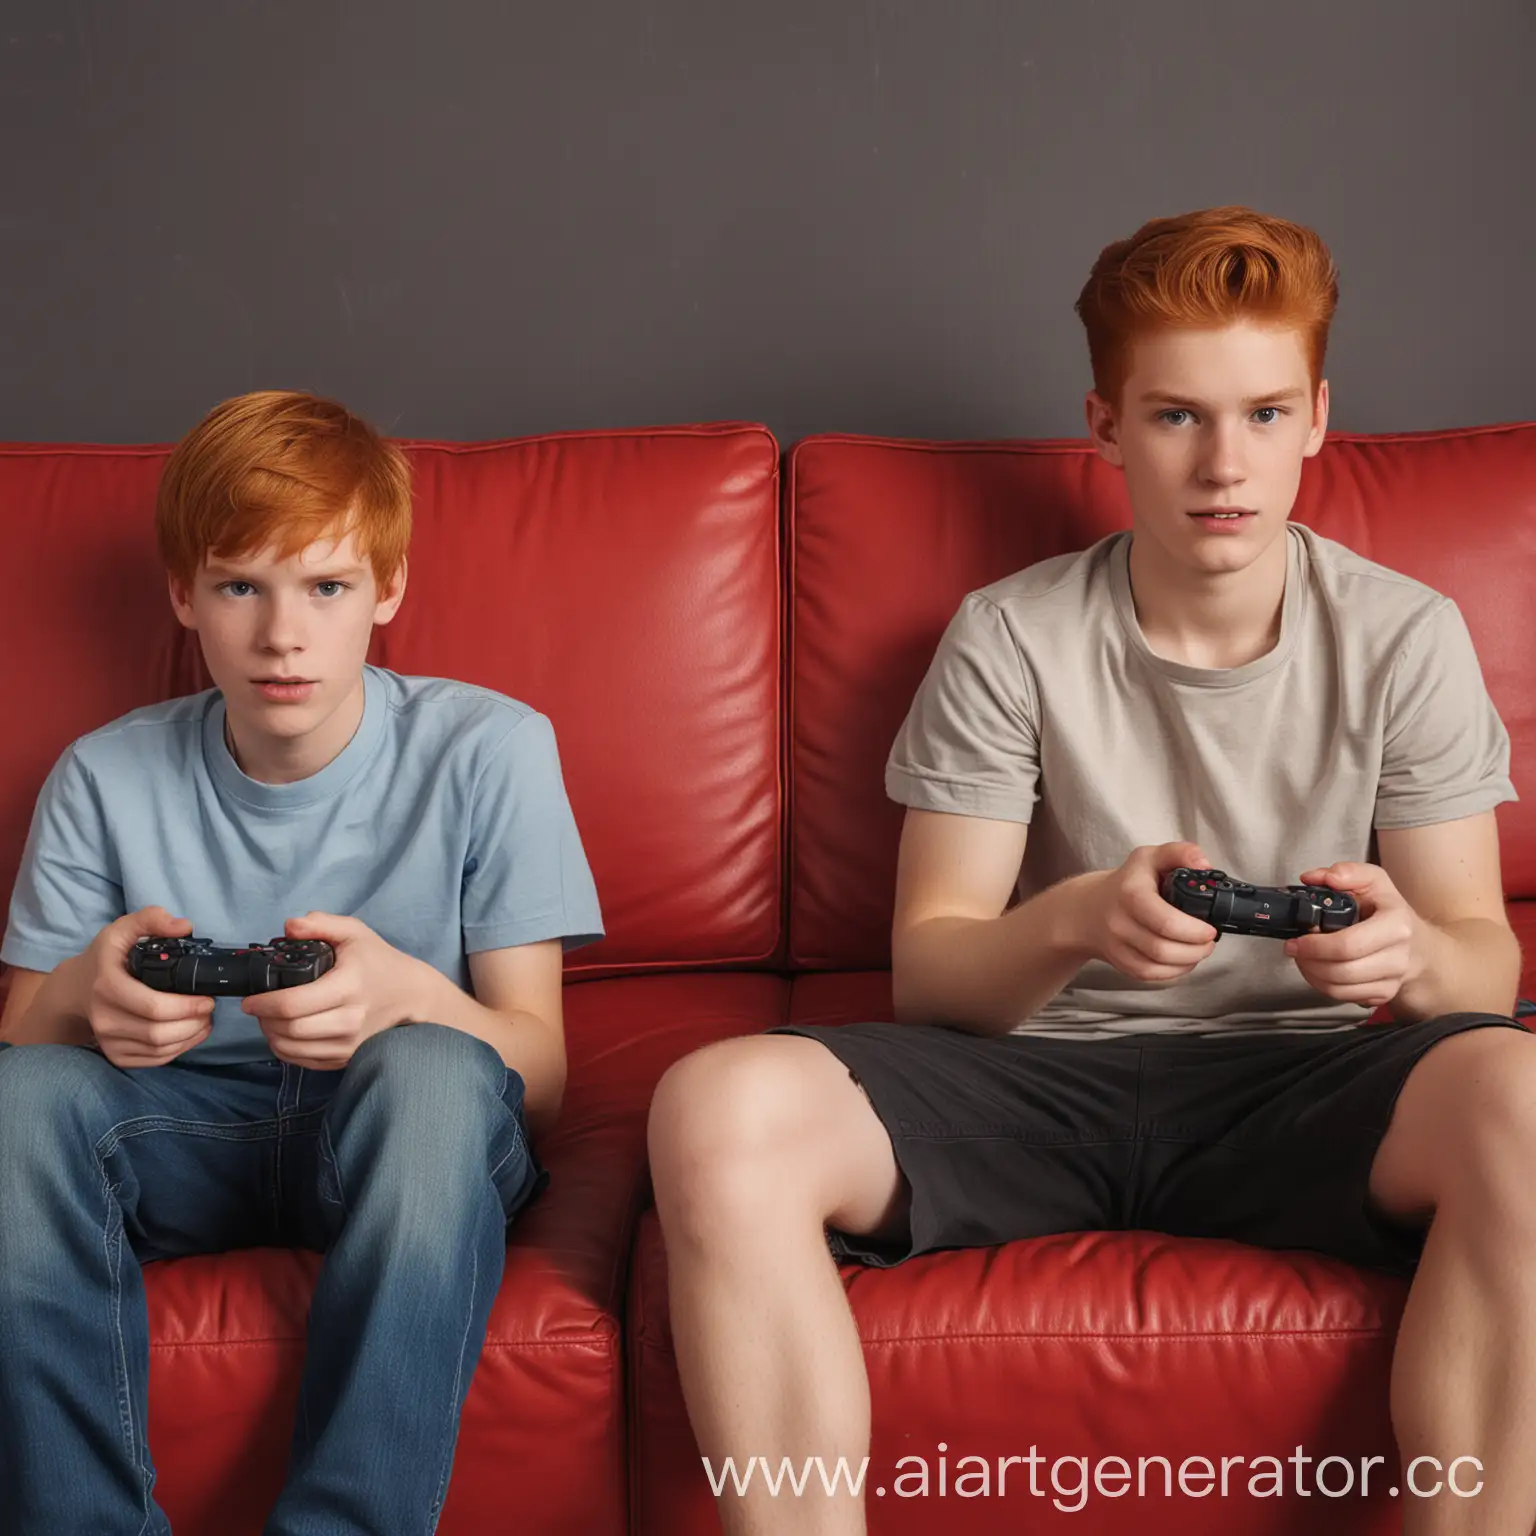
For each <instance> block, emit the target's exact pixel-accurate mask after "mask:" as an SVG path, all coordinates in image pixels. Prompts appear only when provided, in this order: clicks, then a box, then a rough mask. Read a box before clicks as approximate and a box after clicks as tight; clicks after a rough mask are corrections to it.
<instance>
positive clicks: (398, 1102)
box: [340, 1023, 507, 1113]
mask: <svg viewBox="0 0 1536 1536" xmlns="http://www.w3.org/2000/svg"><path fill="white" fill-rule="evenodd" d="M506 1070H507V1069H506V1067H505V1065H504V1064H503V1062H502V1060H501V1057H500V1056H499V1055H498V1054H497V1053H496V1050H495V1049H494V1047H492V1046H490V1045H488V1044H487V1043H486V1042H485V1041H484V1040H481V1039H480V1038H479V1037H478V1036H475V1035H471V1034H467V1033H466V1032H465V1031H464V1030H462V1029H453V1028H451V1027H450V1026H449V1025H447V1024H425V1023H423V1024H414V1023H413V1024H397V1025H396V1026H395V1027H394V1028H393V1029H384V1030H380V1031H379V1033H378V1034H376V1035H370V1036H369V1038H368V1039H366V1040H365V1041H363V1043H362V1044H361V1045H360V1046H358V1048H357V1050H356V1051H355V1052H354V1053H353V1055H352V1060H351V1061H350V1062H348V1064H347V1068H346V1072H345V1075H344V1076H343V1078H342V1085H341V1089H340V1093H341V1094H342V1095H346V1096H357V1095H360V1094H368V1095H370V1096H373V1097H380V1098H384V1099H387V1100H389V1101H391V1104H392V1107H393V1108H394V1109H395V1110H396V1111H397V1112H399V1111H404V1110H408V1109H412V1108H414V1109H416V1110H420V1111H422V1112H434V1111H437V1110H443V1111H451V1110H452V1109H453V1108H454V1107H458V1109H459V1110H460V1113H462V1109H463V1106H464V1104H465V1102H466V1100H468V1099H473V1098H474V1097H476V1096H477V1095H478V1096H481V1097H484V1096H487V1095H489V1096H492V1097H496V1096H499V1095H500V1092H501V1087H502V1083H503V1081H504V1080H505V1076H506Z"/></svg>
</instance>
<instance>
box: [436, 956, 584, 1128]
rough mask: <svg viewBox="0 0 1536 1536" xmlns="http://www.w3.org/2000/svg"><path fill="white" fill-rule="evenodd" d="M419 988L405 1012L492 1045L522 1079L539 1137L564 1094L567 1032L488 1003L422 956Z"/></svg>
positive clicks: (535, 1017) (532, 1125)
mask: <svg viewBox="0 0 1536 1536" xmlns="http://www.w3.org/2000/svg"><path fill="white" fill-rule="evenodd" d="M418 974H419V976H420V988H419V991H418V993H417V995H416V996H415V997H414V998H413V999H411V1000H410V1003H411V1006H410V1009H409V1017H411V1018H413V1019H426V1020H430V1021H431V1022H432V1023H434V1024H446V1025H448V1026H449V1027H450V1028H452V1029H462V1030H463V1031H464V1032H465V1033H466V1034H470V1035H474V1036H475V1037H476V1038H478V1039H480V1040H484V1041H485V1042H486V1043H487V1044H488V1045H490V1046H492V1047H494V1049H495V1050H496V1052H497V1053H498V1054H499V1055H500V1057H501V1059H502V1060H503V1061H504V1062H505V1063H506V1064H507V1066H509V1067H511V1068H512V1069H513V1070H514V1071H515V1072H516V1073H517V1074H518V1075H519V1076H520V1077H521V1078H522V1080H523V1091H524V1099H523V1112H524V1114H525V1115H526V1116H527V1119H528V1130H529V1132H530V1134H531V1135H533V1136H535V1137H537V1136H538V1135H540V1134H541V1133H543V1132H545V1131H548V1130H549V1129H550V1128H551V1127H552V1126H553V1125H554V1122H555V1119H556V1117H557V1116H558V1115H559V1112H560V1103H561V1100H562V1099H563V1098H564V1096H565V1037H564V1035H563V1034H562V1033H561V1031H560V1030H559V1029H557V1028H556V1027H555V1026H553V1025H552V1024H550V1023H549V1022H548V1021H547V1020H545V1019H541V1018H540V1017H539V1016H538V1015H537V1014H532V1013H526V1012H523V1011H522V1010H520V1009H519V1010H514V1011H513V1012H511V1013H501V1012H498V1011H497V1010H496V1009H494V1008H487V1007H486V1006H485V1004H484V1003H481V1002H478V1001H477V1000H476V999H475V998H473V997H471V996H470V995H469V993H467V992H466V991H464V990H463V988H462V987H458V986H455V985H454V983H453V982H452V981H450V980H449V979H448V977H446V976H444V975H443V973H442V972H441V971H439V970H437V969H436V968H435V967H434V966H431V965H428V964H426V962H425V961H423V962H422V967H421V971H420V972H419V973H418Z"/></svg>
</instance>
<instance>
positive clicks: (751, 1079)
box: [649, 1035, 906, 1536]
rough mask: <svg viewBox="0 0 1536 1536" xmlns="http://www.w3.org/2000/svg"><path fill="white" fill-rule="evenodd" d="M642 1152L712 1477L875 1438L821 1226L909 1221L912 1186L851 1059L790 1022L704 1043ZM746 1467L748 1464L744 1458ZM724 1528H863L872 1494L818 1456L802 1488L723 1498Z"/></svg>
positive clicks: (753, 1531)
mask: <svg viewBox="0 0 1536 1536" xmlns="http://www.w3.org/2000/svg"><path fill="white" fill-rule="evenodd" d="M649 1139H650V1159H651V1175H652V1182H653V1184H654V1186H655V1191H656V1210H657V1214H658V1215H659V1216H660V1218H661V1227H662V1232H663V1235H664V1237H665V1239H666V1248H667V1276H668V1291H669V1296H670V1303H671V1315H672V1334H673V1340H674V1346H675V1349H676V1353H677V1367H678V1374H679V1375H680V1377H681V1379H682V1384H683V1395H684V1398H685V1399H686V1401H687V1404H688V1414H689V1418H690V1420H691V1422H692V1424H693V1430H694V1435H695V1437H696V1439H697V1440H698V1443H699V1449H700V1451H701V1452H702V1453H703V1455H705V1456H706V1457H708V1458H709V1460H710V1462H711V1465H712V1466H713V1467H714V1469H715V1474H716V1476H718V1475H719V1474H720V1470H721V1468H722V1465H723V1462H724V1460H725V1458H726V1457H728V1456H729V1457H734V1458H735V1464H736V1467H737V1468H738V1470H740V1469H742V1468H744V1466H745V1464H746V1462H747V1460H748V1458H750V1457H754V1456H757V1457H762V1458H763V1459H764V1460H765V1461H766V1462H767V1464H768V1465H769V1466H770V1467H772V1468H773V1469H775V1470H777V1469H778V1467H779V1465H780V1461H781V1458H784V1457H788V1458H789V1459H790V1462H791V1464H792V1466H793V1468H794V1470H795V1472H796V1475H797V1476H798V1474H799V1469H800V1466H801V1463H802V1462H803V1461H804V1459H805V1458H807V1457H820V1458H821V1461H822V1464H823V1465H824V1466H825V1468H826V1470H827V1474H828V1477H829V1478H830V1476H831V1475H832V1472H833V1469H834V1468H835V1467H836V1465H837V1459H838V1457H840V1456H841V1457H845V1458H846V1459H847V1465H848V1467H849V1469H850V1470H851V1472H852V1473H853V1474H854V1475H855V1476H857V1474H858V1471H859V1467H860V1464H861V1462H862V1461H863V1459H864V1457H865V1456H867V1455H868V1452H869V1379H868V1376H867V1375H866V1373H865V1369H864V1358H863V1354H862V1352H861V1350H860V1347H859V1339H858V1334H857V1332H856V1331H855V1328H854V1323H853V1316H852V1314H851V1312H850V1311H849V1308H848V1300H847V1297H846V1295H845V1294H844V1291H843V1286H842V1282H841V1280H840V1279H839V1277H838V1273H837V1266H836V1264H835V1263H834V1262H833V1259H832V1255H831V1254H830V1252H829V1251H828V1249H827V1244H826V1236H825V1232H824V1227H825V1226H826V1225H828V1224H830V1225H832V1226H836V1227H838V1228H841V1229H842V1230H844V1231H848V1232H858V1233H870V1232H876V1231H882V1230H886V1229H888V1228H890V1227H892V1226H900V1225H901V1224H902V1223H903V1220H904V1214H905V1207H906V1188H905V1181H904V1180H903V1178H902V1176H901V1173H900V1170H899V1169H898V1167H897V1165H896V1159H895V1155H894V1154H893V1152H892V1150H891V1142H890V1138H889V1137H888V1136H887V1135H886V1132H885V1129H884V1127H883V1126H882V1125H881V1124H880V1121H879V1119H878V1118H877V1116H876V1115H875V1112H874V1110H873V1109H872V1108H871V1107H870V1104H869V1101H868V1100H867V1099H866V1098H865V1097H864V1095H863V1093H862V1091H861V1090H860V1089H859V1088H858V1086H857V1085H856V1084H855V1083H854V1081H853V1079H852V1078H851V1077H850V1076H849V1075H848V1070H847V1068H846V1067H844V1066H843V1065H842V1063H841V1062H839V1061H838V1060H837V1058H836V1057H835V1056H833V1054H832V1053H831V1052H830V1051H829V1050H827V1049H826V1048H825V1047H824V1046H822V1045H819V1044H818V1043H817V1042H816V1041H814V1040H808V1039H804V1038H801V1037H798V1036H794V1035H768V1036H753V1037H750V1038H745V1039H738V1040H726V1041H721V1042H720V1043H718V1044H716V1045H711V1046H707V1047H705V1049H703V1050H701V1051H697V1052H695V1053H694V1054H693V1055H692V1056H689V1057H687V1058H685V1059H684V1060H683V1061H680V1062H678V1063H677V1064H676V1065H675V1066H673V1067H672V1068H671V1069H670V1070H669V1071H668V1072H667V1073H666V1075H665V1076H664V1077H663V1078H662V1080H661V1083H660V1085H659V1086H658V1088H657V1090H656V1096H655V1098H654V1100H653V1101H652V1105H651V1116H650V1132H649ZM742 1475H743V1476H744V1475H745V1473H744V1472H743V1473H742ZM719 1508H720V1517H721V1522H722V1525H723V1527H724V1529H725V1531H726V1533H727V1536H768V1533H771V1532H780V1531H784V1532H787V1531H795V1532H815V1533H826V1536H833V1533H836V1536H844V1533H855V1532H862V1531H863V1530H864V1514H863V1503H862V1499H856V1498H854V1497H853V1496H852V1495H851V1494H850V1492H849V1490H848V1486H847V1483H846V1481H840V1482H839V1484H838V1487H837V1492H836V1494H835V1495H831V1496H829V1495H828V1494H827V1492H826V1491H825V1488H824V1486H823V1484H822V1481H821V1478H820V1476H819V1475H818V1474H817V1473H816V1471H815V1470H814V1467H813V1469H812V1473H811V1481H810V1483H809V1484H808V1485H806V1487H805V1491H804V1492H803V1494H801V1495H800V1496H799V1497H796V1496H795V1495H794V1494H793V1493H792V1492H791V1490H790V1489H789V1487H788V1485H787V1483H786V1484H781V1486H780V1491H779V1494H778V1496H777V1497H774V1496H773V1495H772V1494H771V1493H770V1492H769V1491H768V1489H767V1488H766V1487H765V1486H764V1485H763V1483H762V1481H761V1467H758V1468H757V1469H756V1470H755V1472H754V1474H753V1477H752V1482H751V1484H750V1487H749V1491H748V1492H747V1493H746V1494H745V1495H744V1496H743V1495H739V1494H737V1492H736V1491H735V1489H734V1487H733V1486H732V1485H731V1484H730V1483H729V1482H727V1485H726V1490H725V1492H724V1493H722V1495H721V1497H720V1500H719Z"/></svg>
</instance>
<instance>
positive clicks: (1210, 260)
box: [1076, 207, 1339, 408]
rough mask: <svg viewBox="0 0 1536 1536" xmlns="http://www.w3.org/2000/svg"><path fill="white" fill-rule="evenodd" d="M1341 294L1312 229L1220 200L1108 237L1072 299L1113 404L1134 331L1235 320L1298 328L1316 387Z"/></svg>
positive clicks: (1098, 384)
mask: <svg viewBox="0 0 1536 1536" xmlns="http://www.w3.org/2000/svg"><path fill="white" fill-rule="evenodd" d="M1338 302H1339V279H1338V271H1337V269H1336V268H1335V266H1334V264H1333V258H1332V257H1331V256H1330V255H1329V254H1328V247H1327V246H1326V245H1324V244H1323V242H1322V240H1321V238H1320V237H1319V236H1318V235H1317V234H1316V233H1315V232H1314V231H1313V230H1310V229H1308V228H1306V227H1305V226H1304V225H1301V224H1292V223H1289V222H1288V221H1287V220H1285V219H1277V218H1272V217H1270V216H1269V215H1267V214H1263V213H1255V212H1254V211H1253V209H1251V208H1241V207H1225V208H1204V209H1201V210H1200V211H1199V212H1196V213H1182V214H1179V215H1178V216H1177V217H1175V218H1168V219H1152V220H1150V221H1149V222H1148V223H1146V224H1143V225H1142V226H1141V228H1140V229H1138V230H1137V231H1136V233H1135V234H1134V235H1132V236H1131V237H1130V239H1129V240H1117V241H1115V243H1114V244H1113V245H1106V246H1105V247H1104V249H1103V250H1102V251H1100V252H1099V259H1098V260H1097V261H1096V262H1094V264H1093V272H1092V273H1091V275H1090V276H1089V278H1088V281H1087V282H1086V283H1085V284H1084V285H1083V291H1082V293H1081V294H1079V295H1078V300H1077V305H1076V308H1077V313H1078V315H1079V316H1080V318H1081V319H1082V322H1083V325H1084V327H1085V329H1086V330H1087V332H1088V356H1089V359H1090V361H1091V363H1092V365H1093V387H1094V388H1095V389H1096V390H1097V391H1098V393H1099V394H1100V396H1102V398H1103V399H1105V400H1106V401H1108V402H1109V404H1110V405H1112V406H1115V407H1116V408H1118V406H1119V403H1120V393H1121V391H1122V390H1123V389H1124V388H1125V381H1126V379H1127V377H1128V376H1129V374H1130V371H1131V369H1130V353H1131V343H1132V342H1134V341H1135V340H1136V338H1137V337H1138V336H1144V335H1147V334H1149V333H1151V332H1156V331H1163V330H1174V329H1187V328H1191V327H1198V328H1202V329H1203V328H1210V327H1215V326H1222V325H1232V324H1234V323H1236V322H1237V321H1240V320H1248V321H1253V322H1255V323H1257V324H1261V325H1273V326H1283V327H1287V328H1292V327H1294V328H1296V329H1298V330H1300V331H1302V332H1303V345H1304V347H1305V349H1306V353H1307V367H1308V371H1309V372H1310V374H1311V379H1312V391H1313V393H1314V394H1316V392H1317V386H1318V383H1319V381H1320V380H1321V379H1322V376H1323V357H1324V355H1325V353H1326V352H1327V349H1328V327H1329V324H1330V322H1331V321H1332V320H1333V312H1334V309H1335V307H1336V306H1337V304H1338Z"/></svg>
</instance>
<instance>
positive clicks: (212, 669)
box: [170, 533, 406, 740]
mask: <svg viewBox="0 0 1536 1536" xmlns="http://www.w3.org/2000/svg"><path fill="white" fill-rule="evenodd" d="M405 579H406V572H405V566H404V563H403V562H402V564H401V567H400V569H399V571H398V572H397V573H396V574H395V576H394V577H393V579H392V580H391V582H390V584H389V586H388V587H387V588H386V589H385V590H384V591H382V592H381V591H380V590H379V588H378V584H377V582H376V581H375V579H374V574H373V567H372V566H371V565H370V564H369V563H368V562H367V561H366V560H364V559H363V558H361V557H360V555H359V554H358V550H357V543H356V536H355V535H354V534H352V533H348V534H347V536H346V537H345V538H344V539H342V540H341V542H340V543H337V542H336V541H335V540H334V539H331V538H322V539H317V540H316V541H315V542H314V543H312V544H310V545H308V546H307V547H306V548H305V549H304V550H303V551H302V552H301V553H300V554H298V555H296V556H293V557H290V558H289V559H287V560H279V559H277V558H276V555H275V552H274V551H273V549H272V548H271V547H270V546H269V547H268V548H266V549H263V550H260V551H258V552H257V553H256V554H254V555H250V556H247V557H245V558H243V559H240V560H232V561H226V560H211V559H210V560H205V561H204V562H203V567H202V569H201V570H200V571H199V572H198V573H197V577H196V579H195V580H194V582H193V584H192V587H191V590H190V591H188V590H187V589H185V588H182V587H181V586H179V584H178V583H177V582H176V580H175V578H174V577H173V578H171V581H170V592H171V603H172V606H173V607H174V608H175V609H176V617H177V618H178V619H180V620H181V622H182V623H183V624H184V625H185V626H186V627H187V628H188V629H194V630H196V631H197V634H198V638H199V639H200V640H201V642H202V647H203V658H204V660H205V661H206V662H207V664H208V672H209V675H210V676H211V677H212V678H213V680H214V682H215V683H216V684H217V685H218V687H219V688H220V689H221V690H222V691H223V694H224V700H225V708H226V710H227V711H228V713H229V715H230V716H231V718H232V719H233V720H234V721H235V722H236V723H237V724H242V725H244V726H245V727H246V729H247V731H255V732H258V733H260V734H261V735H263V736H265V737H267V738H269V739H273V740H277V739H288V740H294V739H297V738H299V737H303V736H307V735H308V734H309V733H310V732H312V731H314V730H316V729H317V728H318V727H319V726H321V725H322V724H323V723H324V722H325V721H326V720H328V719H329V718H330V717H331V716H332V714H334V713H335V711H336V710H337V709H338V708H339V707H340V705H341V704H342V703H343V702H344V701H346V700H347V699H348V698H350V697H351V695H352V694H353V693H354V691H355V690H356V688H357V686H358V683H359V681H360V679H361V677H362V669H363V664H364V662H365V660H366V659H367V654H368V641H369V638H370V636H371V635H372V633H373V626H374V625H375V624H387V623H388V622H389V621H390V619H392V618H393V617H394V616H395V610H396V609H397V608H398V607H399V606H400V601H401V599H402V598H403V597H404V595H405ZM277 679H289V680H292V681H289V682H287V683H281V682H276V681H274V680H277Z"/></svg>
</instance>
